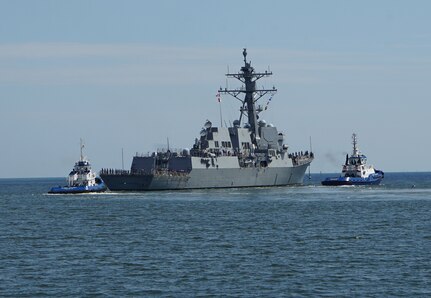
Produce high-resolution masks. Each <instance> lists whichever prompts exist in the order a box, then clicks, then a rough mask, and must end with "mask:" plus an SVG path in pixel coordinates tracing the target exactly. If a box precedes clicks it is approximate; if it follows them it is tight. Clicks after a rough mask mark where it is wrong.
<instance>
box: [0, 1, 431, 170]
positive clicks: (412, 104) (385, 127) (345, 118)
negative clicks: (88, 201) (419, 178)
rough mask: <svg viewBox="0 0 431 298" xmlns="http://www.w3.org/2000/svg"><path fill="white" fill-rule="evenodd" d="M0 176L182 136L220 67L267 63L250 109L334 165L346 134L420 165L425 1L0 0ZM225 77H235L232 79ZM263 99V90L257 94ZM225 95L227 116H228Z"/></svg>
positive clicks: (204, 105) (110, 159) (366, 147)
mask: <svg viewBox="0 0 431 298" xmlns="http://www.w3.org/2000/svg"><path fill="white" fill-rule="evenodd" d="M0 7H1V9H0V135H1V141H0V142H1V143H0V178H5V177H59V176H60V177H61V176H65V175H67V174H68V172H69V171H70V169H71V167H72V166H73V164H74V162H75V161H76V160H77V159H78V158H79V139H80V138H83V139H84V140H85V143H86V150H85V153H86V155H88V157H89V158H90V160H91V161H92V163H93V166H94V168H95V169H96V170H99V169H100V168H102V167H112V168H115V167H117V168H120V167H121V150H122V148H124V160H125V167H127V168H128V167H130V162H131V159H132V156H133V155H134V154H135V152H144V153H146V152H149V151H154V150H155V149H157V148H161V147H164V146H166V140H167V138H169V142H170V146H171V147H175V148H190V147H191V145H192V144H193V142H194V139H195V138H196V137H198V136H199V131H200V129H201V127H202V126H203V124H204V122H205V120H206V119H210V120H212V122H213V123H214V124H215V125H219V122H220V120H219V119H220V117H219V106H218V104H217V101H216V97H215V95H216V93H217V90H218V88H219V87H220V86H222V87H224V86H225V85H226V79H225V76H224V75H225V73H226V72H227V69H228V68H229V70H230V71H231V72H232V71H235V72H236V71H238V70H239V68H240V67H241V66H242V63H243V61H242V59H243V57H242V49H243V47H247V49H248V57H247V58H248V60H251V61H252V65H253V66H254V67H255V69H256V70H259V71H264V70H266V69H268V67H269V68H270V70H271V71H272V72H273V73H274V75H273V76H272V77H271V78H270V79H266V80H264V79H262V80H260V81H259V86H261V85H263V86H265V87H272V86H273V85H275V86H276V87H277V88H278V93H277V94H276V95H275V96H274V98H273V99H272V101H271V104H270V106H269V110H268V111H266V112H265V113H263V114H262V115H261V118H263V119H265V120H267V122H270V123H273V124H274V125H275V126H277V128H278V129H279V130H282V131H284V132H285V134H286V135H287V143H288V144H289V146H290V148H291V150H292V151H300V150H304V151H305V150H308V149H309V138H310V136H311V137H312V145H313V151H314V152H315V154H316V159H315V161H314V162H313V164H312V171H313V172H320V171H321V172H338V171H340V165H341V164H342V163H343V162H344V158H345V154H346V153H347V152H351V134H352V132H356V133H358V137H359V147H360V149H361V150H362V152H363V153H365V154H366V155H367V156H368V160H369V162H370V163H372V164H374V165H375V166H376V167H377V168H379V169H382V170H384V171H386V172H391V171H430V170H431V162H430V159H429V158H428V153H429V148H430V147H431V138H430V133H429V128H430V126H431V125H430V124H429V121H430V118H431V116H430V110H431V103H430V99H431V17H430V11H431V1H394V0H388V1H382V0H380V1H374V0H373V1H323V0H322V1H317V0H316V1H286V0H281V1H262V0H261V1H224V0H218V1H202V0H199V1H198V0H196V1H186V0H184V1H109V0H108V1H107V0H100V1H91V0H85V1H77V0H74V1H61V0H52V1H44V0H39V1H30V0H29V1H20V0H14V1H12V0H11V1H4V0H0ZM229 86H230V87H239V83H237V82H234V81H230V82H229ZM263 103H264V102H263ZM238 108H239V106H238V103H237V102H236V101H235V100H234V99H231V98H229V97H228V96H223V98H222V111H223V118H224V119H225V120H226V122H228V121H233V120H234V119H237V118H238Z"/></svg>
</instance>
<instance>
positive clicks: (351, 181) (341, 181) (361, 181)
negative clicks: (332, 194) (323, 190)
mask: <svg viewBox="0 0 431 298" xmlns="http://www.w3.org/2000/svg"><path fill="white" fill-rule="evenodd" d="M382 179H383V174H380V173H379V174H375V175H372V176H371V175H370V176H369V177H368V178H360V177H337V178H326V179H325V180H323V181H322V185H325V186H343V185H350V186H352V185H378V184H380V182H381V181H382Z"/></svg>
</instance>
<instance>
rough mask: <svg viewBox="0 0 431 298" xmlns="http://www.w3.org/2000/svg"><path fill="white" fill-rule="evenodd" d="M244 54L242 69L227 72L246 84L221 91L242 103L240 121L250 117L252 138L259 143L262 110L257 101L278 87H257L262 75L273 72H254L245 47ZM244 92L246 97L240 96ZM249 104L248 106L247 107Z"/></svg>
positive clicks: (269, 74)
mask: <svg viewBox="0 0 431 298" xmlns="http://www.w3.org/2000/svg"><path fill="white" fill-rule="evenodd" d="M242 55H243V56H244V66H243V67H241V71H240V72H238V73H227V74H226V77H228V78H229V77H232V78H235V79H237V80H239V81H240V82H242V83H243V84H244V86H242V87H241V88H240V89H228V88H227V87H226V88H225V89H224V90H223V89H221V88H220V90H219V92H221V93H227V94H229V95H231V96H233V97H235V98H236V99H237V100H239V101H240V102H241V103H242V106H241V108H240V112H241V113H240V118H239V121H240V123H241V118H242V116H243V115H245V116H246V117H247V118H248V123H249V124H250V130H251V139H252V142H253V144H254V145H257V141H256V137H257V133H258V123H257V120H258V119H259V116H258V114H259V113H260V112H261V109H257V108H256V105H255V103H256V102H257V101H258V100H259V99H261V98H262V97H263V96H265V95H266V94H268V93H270V94H271V95H273V94H275V93H276V92H277V89H275V87H273V88H272V89H264V88H262V89H256V81H257V80H259V79H260V78H262V77H269V76H271V75H272V72H270V71H265V72H263V73H258V72H254V68H253V67H251V62H247V49H246V48H244V50H243V52H242ZM241 93H244V94H245V95H244V99H242V98H240V97H239V95H240V94H241ZM246 106H247V107H246Z"/></svg>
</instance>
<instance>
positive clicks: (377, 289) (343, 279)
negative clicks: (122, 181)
mask: <svg viewBox="0 0 431 298" xmlns="http://www.w3.org/2000/svg"><path fill="white" fill-rule="evenodd" d="M323 178H324V175H318V174H316V175H312V179H311V180H308V178H307V179H306V181H305V185H304V186H301V187H276V188H249V189H224V190H196V191H179V192H172V191H164V192H146V193H105V194H96V195H47V194H46V192H47V191H48V190H49V188H50V187H51V186H56V185H58V184H62V183H63V181H64V179H0V296H2V297H38V296H40V297H49V296H56V297H60V296H61V297H64V296H74V297H75V296H95V297H97V296H103V297H119V296H140V297H154V296H155V297H164V296H171V297H172V296H173V297H196V296H223V297H254V296H258V297H291V296H293V297H321V296H331V297H351V296H359V297H388V296H389V297H396V296H402V297H406V296H409V297H411V296H417V297H429V296H431V173H387V174H386V177H385V180H384V183H383V185H381V186H378V187H322V186H319V180H320V179H323Z"/></svg>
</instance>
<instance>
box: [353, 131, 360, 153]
mask: <svg viewBox="0 0 431 298" xmlns="http://www.w3.org/2000/svg"><path fill="white" fill-rule="evenodd" d="M352 139H353V141H352V144H353V156H358V155H359V148H358V140H357V137H356V133H354V134H353V135H352Z"/></svg>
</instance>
